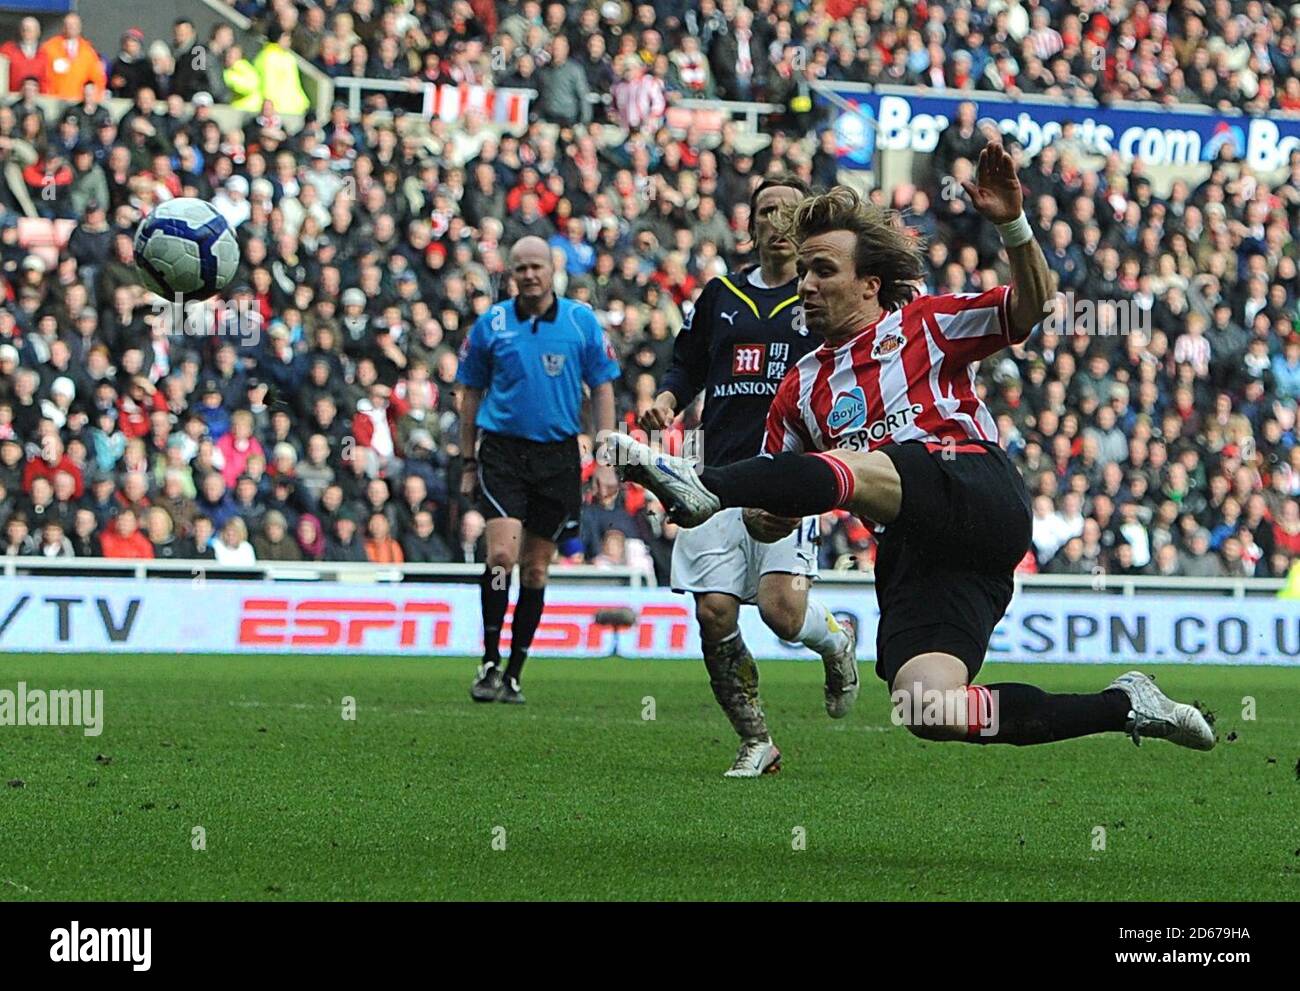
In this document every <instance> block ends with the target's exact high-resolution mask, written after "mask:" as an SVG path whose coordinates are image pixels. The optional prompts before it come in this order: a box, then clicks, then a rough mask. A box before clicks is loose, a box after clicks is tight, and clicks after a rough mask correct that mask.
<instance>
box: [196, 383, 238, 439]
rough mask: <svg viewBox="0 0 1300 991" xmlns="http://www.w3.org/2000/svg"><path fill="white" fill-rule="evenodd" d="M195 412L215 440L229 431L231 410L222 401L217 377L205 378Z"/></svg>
mask: <svg viewBox="0 0 1300 991" xmlns="http://www.w3.org/2000/svg"><path fill="white" fill-rule="evenodd" d="M195 412H196V413H197V415H198V418H199V420H200V421H201V422H202V423H203V425H204V426H205V427H206V428H207V433H208V436H209V437H211V438H212V440H213V441H214V442H216V441H219V440H220V439H221V438H222V437H224V436H225V435H226V433H227V431H229V429H230V410H229V409H228V408H227V407H226V406H225V405H224V404H223V403H222V395H221V386H220V385H219V384H218V383H217V381H216V379H205V380H204V382H203V385H202V386H201V387H200V389H199V394H198V405H197V407H196V409H195Z"/></svg>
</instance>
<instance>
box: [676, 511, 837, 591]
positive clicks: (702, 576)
mask: <svg viewBox="0 0 1300 991" xmlns="http://www.w3.org/2000/svg"><path fill="white" fill-rule="evenodd" d="M742 512H743V511H742V510H740V509H724V510H722V512H720V513H717V514H716V515H714V516H712V517H710V518H709V519H708V521H707V522H705V523H704V524H703V525H701V526H697V527H691V528H690V529H684V530H679V531H678V532H677V539H676V540H675V541H674V542H673V568H672V587H673V591H674V592H725V593H726V594H728V595H734V596H735V597H736V598H738V599H739V600H740V601H741V602H755V601H757V599H758V580H759V579H760V578H761V577H763V575H768V574H772V573H774V572H781V573H786V574H794V575H808V576H809V577H811V578H814V579H815V578H816V577H817V549H818V547H817V540H818V536H819V522H820V517H817V516H807V517H804V519H803V521H802V522H801V523H800V524H799V527H798V529H796V530H795V531H794V532H793V533H791V534H790V535H789V536H787V537H783V538H782V539H780V540H778V541H777V542H776V543H773V544H765V543H763V542H762V541H759V540H755V539H754V538H753V537H751V536H750V534H749V531H748V530H746V529H745V522H744V520H743V519H742V518H741V513H742Z"/></svg>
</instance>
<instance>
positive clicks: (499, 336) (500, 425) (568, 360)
mask: <svg viewBox="0 0 1300 991" xmlns="http://www.w3.org/2000/svg"><path fill="white" fill-rule="evenodd" d="M619 374H620V370H619V367H618V361H617V360H616V359H615V357H614V349H613V348H612V347H610V345H609V341H608V340H606V338H605V332H604V331H603V330H601V328H600V323H599V322H598V321H597V320H596V314H595V313H594V312H593V311H592V309H591V307H590V306H587V305H586V304H585V303H579V302H577V301H575V300H572V299H559V298H558V297H557V298H556V300H555V302H554V303H553V304H552V306H551V308H550V309H549V310H548V311H547V312H546V313H544V314H542V315H541V316H539V317H536V318H534V317H524V316H521V315H520V313H519V308H518V305H517V304H516V303H515V302H514V301H513V300H508V301H506V302H503V303H497V304H496V305H495V306H493V307H492V308H491V309H490V310H488V311H487V312H486V313H484V314H483V315H482V316H481V317H479V318H478V320H477V321H475V323H474V326H473V327H472V328H470V332H469V334H468V335H466V337H465V341H464V343H463V344H462V345H461V349H460V369H459V371H457V373H456V380H457V381H458V382H460V383H461V384H462V385H466V386H468V387H469V388H471V389H481V390H483V392H484V396H483V401H482V403H481V404H480V405H479V408H478V421H477V423H478V426H479V429H481V430H490V431H491V432H492V433H497V434H506V435H508V436H511V437H523V438H525V439H527V440H535V441H543V442H549V441H557V440H566V439H567V438H569V437H573V436H574V435H576V434H577V433H578V432H579V429H580V427H579V423H578V413H579V411H580V409H581V407H582V385H583V383H584V382H585V383H586V384H587V385H588V386H589V387H590V388H592V389H594V388H596V387H597V386H599V385H604V384H605V383H606V382H610V381H612V380H614V379H616V378H618V376H619Z"/></svg>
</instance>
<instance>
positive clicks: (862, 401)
mask: <svg viewBox="0 0 1300 991" xmlns="http://www.w3.org/2000/svg"><path fill="white" fill-rule="evenodd" d="M866 422H867V397H866V395H865V394H864V393H863V391H862V386H860V385H855V386H854V387H853V388H852V389H850V390H849V391H848V392H841V393H840V394H839V395H838V396H836V397H835V402H834V404H833V405H832V406H831V411H830V413H828V414H827V415H826V426H828V427H830V431H831V434H832V435H833V436H835V437H838V436H839V435H840V434H842V433H844V431H846V430H856V429H857V428H858V427H861V426H862V424H864V423H866Z"/></svg>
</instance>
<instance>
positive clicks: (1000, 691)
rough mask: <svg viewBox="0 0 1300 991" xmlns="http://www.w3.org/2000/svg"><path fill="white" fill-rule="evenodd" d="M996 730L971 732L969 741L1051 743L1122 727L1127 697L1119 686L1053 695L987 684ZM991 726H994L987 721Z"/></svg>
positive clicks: (1041, 691) (1038, 690)
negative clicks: (1081, 692) (1101, 690)
mask: <svg viewBox="0 0 1300 991" xmlns="http://www.w3.org/2000/svg"><path fill="white" fill-rule="evenodd" d="M984 687H986V688H987V689H988V691H989V693H990V694H991V695H992V697H993V700H994V702H993V706H994V710H995V713H994V714H995V717H996V732H995V733H991V734H986V733H984V732H980V731H978V730H977V731H974V732H971V733H970V734H969V735H968V737H967V739H968V740H969V741H970V742H971V743H1010V744H1014V745H1015V746H1025V745H1027V744H1032V743H1054V742H1056V741H1057V740H1072V739H1074V738H1075V737H1079V736H1091V735H1092V734H1094V733H1109V732H1115V731H1119V730H1123V729H1124V724H1125V723H1126V722H1127V721H1128V714H1129V698H1128V696H1127V695H1125V694H1124V693H1123V692H1121V691H1120V690H1119V689H1118V688H1110V689H1107V690H1106V691H1104V692H1095V693H1093V694H1091V695H1052V694H1049V693H1048V692H1045V691H1043V690H1042V689H1041V688H1035V687H1034V686H1033V685H1017V684H1002V685H987V686H984ZM990 728H993V727H992V726H991V725H990Z"/></svg>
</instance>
